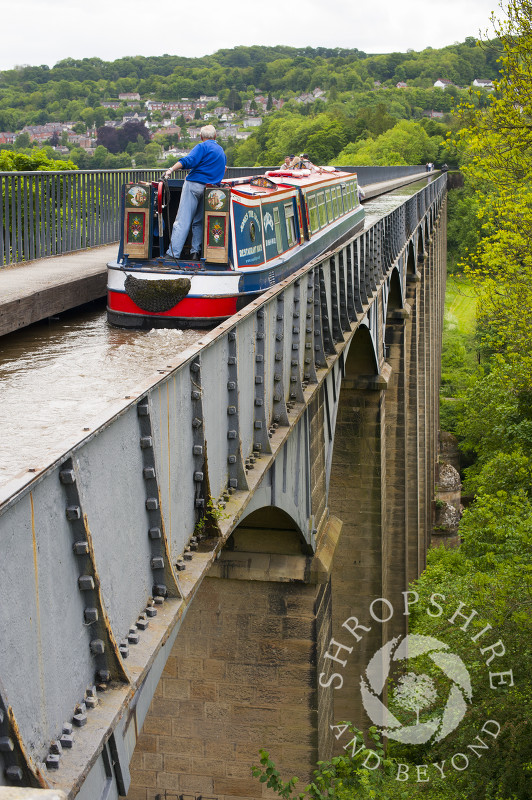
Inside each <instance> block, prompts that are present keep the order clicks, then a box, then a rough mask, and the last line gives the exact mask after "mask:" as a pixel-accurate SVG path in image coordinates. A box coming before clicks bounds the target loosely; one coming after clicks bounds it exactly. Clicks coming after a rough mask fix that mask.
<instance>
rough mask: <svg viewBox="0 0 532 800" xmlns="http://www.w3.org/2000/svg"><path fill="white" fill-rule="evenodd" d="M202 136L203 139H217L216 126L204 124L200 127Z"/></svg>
mask: <svg viewBox="0 0 532 800" xmlns="http://www.w3.org/2000/svg"><path fill="white" fill-rule="evenodd" d="M200 136H201V138H202V139H216V128H215V127H214V125H204V126H203V128H201V129H200Z"/></svg>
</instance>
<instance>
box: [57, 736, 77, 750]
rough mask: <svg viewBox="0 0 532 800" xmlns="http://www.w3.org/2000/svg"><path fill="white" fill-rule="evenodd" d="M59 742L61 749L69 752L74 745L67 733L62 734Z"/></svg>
mask: <svg viewBox="0 0 532 800" xmlns="http://www.w3.org/2000/svg"><path fill="white" fill-rule="evenodd" d="M59 741H60V742H61V747H63V748H64V749H65V750H70V748H71V747H73V745H74V737H73V736H72V735H71V734H69V733H64V734H63V735H62V736H61V738H60V740H59Z"/></svg>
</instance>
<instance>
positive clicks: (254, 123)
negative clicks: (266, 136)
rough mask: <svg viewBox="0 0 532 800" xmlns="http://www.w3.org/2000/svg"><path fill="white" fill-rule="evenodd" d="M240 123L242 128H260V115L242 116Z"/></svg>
mask: <svg viewBox="0 0 532 800" xmlns="http://www.w3.org/2000/svg"><path fill="white" fill-rule="evenodd" d="M242 125H243V126H244V128H260V126H261V125H262V117H244V119H243V120H242Z"/></svg>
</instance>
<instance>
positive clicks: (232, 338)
mask: <svg viewBox="0 0 532 800" xmlns="http://www.w3.org/2000/svg"><path fill="white" fill-rule="evenodd" d="M227 338H228V339H229V341H230V342H234V341H235V339H236V331H231V332H230V333H229V336H228V337H227Z"/></svg>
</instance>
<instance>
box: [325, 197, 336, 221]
mask: <svg viewBox="0 0 532 800" xmlns="http://www.w3.org/2000/svg"><path fill="white" fill-rule="evenodd" d="M325 199H326V200H327V216H328V217H329V219H330V220H332V219H334V217H333V210H332V200H331V190H330V189H325Z"/></svg>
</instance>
